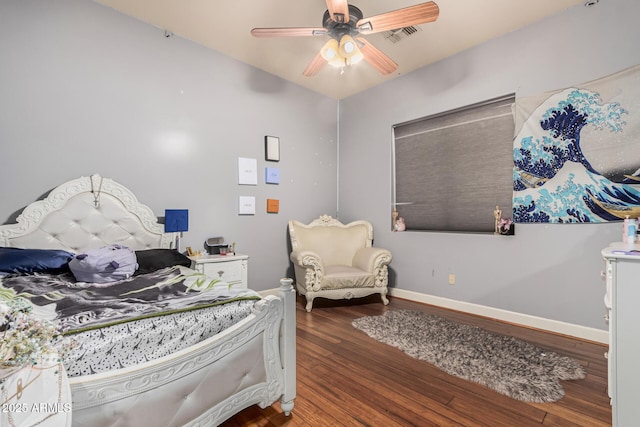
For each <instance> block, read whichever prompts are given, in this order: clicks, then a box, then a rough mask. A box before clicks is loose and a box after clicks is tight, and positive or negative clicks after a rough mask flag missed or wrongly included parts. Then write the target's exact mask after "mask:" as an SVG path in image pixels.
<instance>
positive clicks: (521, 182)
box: [513, 65, 640, 223]
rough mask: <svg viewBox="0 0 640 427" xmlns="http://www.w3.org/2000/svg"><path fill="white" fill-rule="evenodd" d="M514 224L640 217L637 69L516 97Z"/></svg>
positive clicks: (639, 79)
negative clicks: (549, 90)
mask: <svg viewBox="0 0 640 427" xmlns="http://www.w3.org/2000/svg"><path fill="white" fill-rule="evenodd" d="M515 109H516V111H515V120H516V136H515V138H514V146H513V156H514V170H513V220H514V221H515V222H520V223H527V222H547V223H598V222H607V221H619V220H622V219H624V218H625V216H626V215H629V216H630V217H631V218H636V217H638V215H639V214H640V65H639V66H635V67H632V68H629V69H626V70H624V71H621V72H619V73H616V74H613V75H610V76H608V77H605V78H602V79H599V80H596V81H593V82H590V83H587V84H584V85H579V86H577V87H571V88H567V89H564V90H560V91H555V92H551V93H545V94H542V95H540V96H530V97H523V98H518V97H516V105H515Z"/></svg>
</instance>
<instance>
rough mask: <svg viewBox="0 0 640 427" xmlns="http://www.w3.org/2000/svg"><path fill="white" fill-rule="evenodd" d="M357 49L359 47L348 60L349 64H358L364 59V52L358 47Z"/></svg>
mask: <svg viewBox="0 0 640 427" xmlns="http://www.w3.org/2000/svg"><path fill="white" fill-rule="evenodd" d="M356 49H357V50H356V52H355V53H354V54H353V55H351V57H350V58H349V60H348V62H349V65H354V64H357V63H358V62H360V61H362V60H363V59H364V54H363V53H362V52H361V51H360V49H358V48H356Z"/></svg>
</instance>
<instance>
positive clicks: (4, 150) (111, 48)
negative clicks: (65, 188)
mask: <svg viewBox="0 0 640 427" xmlns="http://www.w3.org/2000/svg"><path fill="white" fill-rule="evenodd" d="M0 31H1V32H2V37H0V58H2V59H1V60H0V147H1V154H0V156H1V158H2V167H1V168H0V224H1V223H5V222H7V221H10V220H12V219H14V218H15V213H16V211H17V210H18V209H20V208H22V207H24V206H26V205H27V204H28V203H30V202H32V201H33V200H36V199H38V198H39V197H40V196H41V195H43V193H45V192H46V191H48V190H50V189H51V188H53V187H55V186H56V185H58V184H60V183H62V182H64V181H67V180H69V179H73V178H76V177H79V176H83V175H84V176H87V175H91V174H93V173H99V174H101V175H103V176H105V177H109V178H113V179H115V180H116V181H119V182H121V183H122V184H124V185H126V186H127V187H129V188H130V189H131V190H132V191H133V192H134V193H135V194H136V195H137V196H138V197H139V199H140V200H141V201H142V202H144V203H146V204H148V205H149V206H150V207H151V208H152V210H153V211H154V213H155V214H156V215H158V216H163V215H164V210H165V209H167V208H178V209H182V208H186V209H189V214H190V228H189V231H188V232H187V233H185V237H184V240H183V247H184V246H193V247H202V244H203V242H204V240H205V239H206V238H207V237H212V236H220V235H222V236H224V237H225V238H226V239H227V240H228V241H235V242H237V250H238V251H239V252H241V253H245V254H248V255H249V256H250V257H251V259H250V262H249V282H250V285H251V286H252V287H253V288H254V289H257V290H261V289H267V288H272V287H275V286H277V284H278V282H277V281H278V279H280V278H281V277H284V276H285V275H287V269H288V268H289V261H288V249H287V245H286V242H287V240H286V239H287V234H286V223H287V220H288V219H290V218H299V219H301V220H305V221H306V220H311V219H313V218H314V217H316V216H318V215H320V214H322V213H328V214H334V215H335V209H336V199H337V182H336V168H337V166H336V164H337V145H336V134H337V101H336V100H333V99H330V98H327V97H323V96H320V95H318V94H316V93H314V92H311V91H308V90H306V89H303V88H301V87H299V86H297V85H294V84H290V83H287V82H285V81H284V80H281V79H279V78H276V77H274V76H272V75H270V74H267V73H264V72H262V71H259V70H257V69H255V68H253V67H249V66H247V65H244V64H242V63H239V62H237V61H235V60H233V59H230V58H228V57H225V56H223V55H221V54H219V53H217V52H215V51H212V50H209V49H205V48H203V47H202V46H200V45H198V44H195V43H193V42H190V41H187V40H184V39H182V38H180V37H177V36H174V37H170V38H166V37H164V31H163V30H162V29H159V28H155V27H153V26H150V25H147V24H144V23H142V22H139V21H137V20H134V19H132V18H129V17H126V16H124V15H121V14H119V13H117V12H115V11H113V10H111V9H109V8H105V7H103V6H101V5H98V4H96V3H94V2H92V1H88V0H64V1H45V0H40V1H34V0H7V1H2V3H0ZM265 135H276V136H279V137H280V141H281V161H280V162H279V163H270V165H272V166H277V167H279V168H280V169H281V184H280V185H277V186H276V185H266V184H264V167H265V166H266V165H267V162H265V160H264V142H263V138H264V136H265ZM238 157H249V158H256V159H258V172H259V174H258V177H259V184H258V186H255V187H246V186H242V187H241V186H238V184H237V171H236V170H237V158H238ZM240 195H246V196H256V205H257V208H256V211H257V212H256V215H255V216H242V217H240V216H238V214H237V211H238V196H240ZM266 198H276V199H280V213H279V214H267V213H266Z"/></svg>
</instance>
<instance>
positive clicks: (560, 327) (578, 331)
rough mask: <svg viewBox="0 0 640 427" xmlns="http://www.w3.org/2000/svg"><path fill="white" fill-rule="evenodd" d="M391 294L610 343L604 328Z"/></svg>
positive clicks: (403, 293) (416, 295)
mask: <svg viewBox="0 0 640 427" xmlns="http://www.w3.org/2000/svg"><path fill="white" fill-rule="evenodd" d="M389 295H391V296H394V297H398V298H403V299H407V300H410V301H416V302H421V303H425V304H431V305H435V306H438V307H443V308H448V309H452V310H458V311H462V312H465V313H471V314H475V315H478V316H484V317H490V318H493V319H498V320H502V321H505V322H509V323H515V324H518V325H523V326H528V327H531V328H536V329H542V330H545V331H550V332H555V333H558V334H563V335H569V336H572V337H576V338H580V339H584V340H589V341H594V342H597V343H602V344H608V343H609V332H608V331H605V330H602V329H595V328H588V327H586V326H580V325H574V324H571V323H565V322H560V321H557V320H550V319H544V318H542V317H536V316H530V315H528V314H521V313H516V312H513V311H507V310H501V309H499V308H493V307H487V306H484V305H478V304H473V303H468V302H463V301H456V300H452V299H448V298H442V297H437V296H433V295H427V294H421V293H418V292H414V291H406V290H402V289H394V288H389Z"/></svg>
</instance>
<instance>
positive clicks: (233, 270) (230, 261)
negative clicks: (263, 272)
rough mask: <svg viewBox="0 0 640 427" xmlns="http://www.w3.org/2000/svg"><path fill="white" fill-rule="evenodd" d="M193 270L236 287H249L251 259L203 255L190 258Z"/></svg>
mask: <svg viewBox="0 0 640 427" xmlns="http://www.w3.org/2000/svg"><path fill="white" fill-rule="evenodd" d="M189 259H191V268H193V269H194V270H196V271H199V272H201V273H204V274H206V275H207V276H211V277H215V278H217V279H220V280H223V281H225V282H228V283H230V284H232V285H236V286H238V287H241V288H246V287H247V269H248V266H249V257H248V256H247V255H240V254H235V255H202V256H199V257H189Z"/></svg>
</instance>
